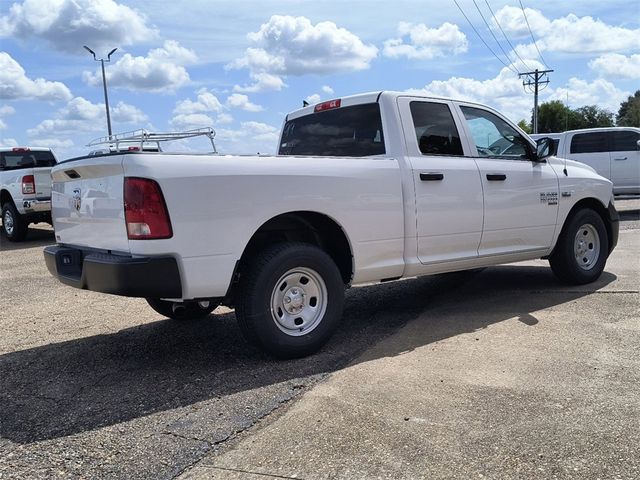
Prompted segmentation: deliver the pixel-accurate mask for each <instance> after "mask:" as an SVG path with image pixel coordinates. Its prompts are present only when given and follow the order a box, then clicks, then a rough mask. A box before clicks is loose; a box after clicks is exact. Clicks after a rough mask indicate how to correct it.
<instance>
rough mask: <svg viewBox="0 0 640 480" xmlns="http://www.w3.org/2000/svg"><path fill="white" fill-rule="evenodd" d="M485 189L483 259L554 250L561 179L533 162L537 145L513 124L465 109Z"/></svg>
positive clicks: (480, 249) (492, 115)
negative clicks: (559, 182) (552, 244)
mask: <svg viewBox="0 0 640 480" xmlns="http://www.w3.org/2000/svg"><path fill="white" fill-rule="evenodd" d="M460 109H461V112H462V115H463V116H464V118H465V120H466V128H467V131H468V135H469V138H472V139H473V141H474V143H475V148H476V153H475V155H476V162H477V164H478V167H479V170H480V179H481V182H482V188H483V190H484V226H483V231H482V239H481V241H480V248H479V250H478V253H479V255H480V256H487V255H498V254H506V253H518V252H529V251H530V252H533V251H536V250H545V249H547V248H549V247H550V246H551V242H552V241H553V235H554V232H555V227H556V220H557V215H558V194H559V192H558V177H557V176H556V173H555V171H554V170H553V168H552V167H551V166H550V165H549V164H548V163H547V162H537V161H533V152H534V147H533V145H532V144H531V143H530V142H529V141H528V140H527V139H525V138H524V136H522V135H521V134H520V133H519V132H518V131H517V130H516V129H515V128H514V127H513V126H511V125H510V124H509V122H508V121H506V120H505V119H503V118H502V117H500V116H498V115H497V114H495V113H493V112H490V111H488V110H485V109H482V108H478V107H476V106H465V105H462V106H460Z"/></svg>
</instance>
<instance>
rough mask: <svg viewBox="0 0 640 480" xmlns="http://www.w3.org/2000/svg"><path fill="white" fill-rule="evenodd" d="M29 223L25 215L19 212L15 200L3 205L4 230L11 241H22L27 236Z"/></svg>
mask: <svg viewBox="0 0 640 480" xmlns="http://www.w3.org/2000/svg"><path fill="white" fill-rule="evenodd" d="M28 228H29V224H28V223H27V221H26V220H25V218H24V216H23V215H20V214H19V213H18V210H17V209H16V207H15V205H14V204H13V202H11V201H8V202H7V203H5V204H4V205H3V206H2V232H3V233H4V234H5V236H6V237H7V240H9V241H10V242H21V241H22V240H24V238H25V237H26V236H27V230H28Z"/></svg>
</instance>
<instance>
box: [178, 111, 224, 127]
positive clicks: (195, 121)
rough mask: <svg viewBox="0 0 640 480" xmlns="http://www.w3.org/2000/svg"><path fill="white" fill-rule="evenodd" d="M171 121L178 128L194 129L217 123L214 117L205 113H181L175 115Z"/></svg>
mask: <svg viewBox="0 0 640 480" xmlns="http://www.w3.org/2000/svg"><path fill="white" fill-rule="evenodd" d="M169 123H170V124H171V126H172V127H173V128H175V129H177V130H192V129H194V128H200V127H211V126H213V125H214V124H215V122H214V120H213V118H212V117H210V116H209V115H206V114H204V113H181V114H178V115H176V116H174V117H173V118H172V119H171V121H170V122H169Z"/></svg>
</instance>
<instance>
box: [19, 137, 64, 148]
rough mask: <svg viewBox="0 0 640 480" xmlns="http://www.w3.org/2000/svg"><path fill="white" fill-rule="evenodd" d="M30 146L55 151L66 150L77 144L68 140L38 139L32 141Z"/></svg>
mask: <svg viewBox="0 0 640 480" xmlns="http://www.w3.org/2000/svg"><path fill="white" fill-rule="evenodd" d="M29 145H30V146H32V147H46V148H51V149H53V150H56V149H60V150H64V149H67V148H71V147H73V146H74V145H75V144H74V143H73V140H71V139H68V138H66V139H62V138H38V139H36V140H31V141H30V142H29Z"/></svg>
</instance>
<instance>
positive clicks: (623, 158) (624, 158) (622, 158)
mask: <svg viewBox="0 0 640 480" xmlns="http://www.w3.org/2000/svg"><path fill="white" fill-rule="evenodd" d="M626 159H627V157H621V158H614V160H626Z"/></svg>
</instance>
